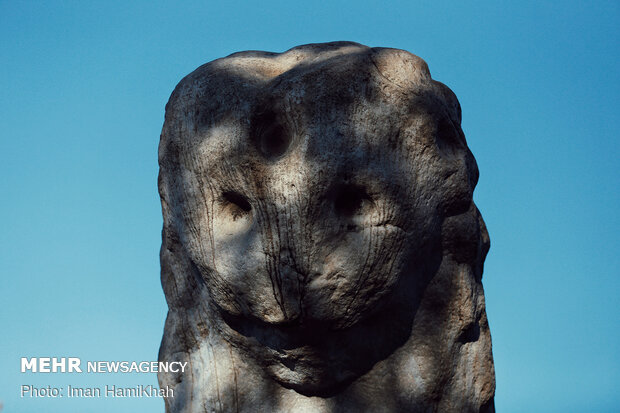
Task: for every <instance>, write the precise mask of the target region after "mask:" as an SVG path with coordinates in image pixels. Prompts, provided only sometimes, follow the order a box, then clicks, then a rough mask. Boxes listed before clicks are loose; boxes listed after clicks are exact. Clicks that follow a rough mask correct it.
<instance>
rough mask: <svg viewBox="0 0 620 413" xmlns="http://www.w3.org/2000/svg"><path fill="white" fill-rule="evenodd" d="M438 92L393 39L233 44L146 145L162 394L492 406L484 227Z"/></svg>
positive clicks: (244, 402) (232, 400)
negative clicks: (163, 307)
mask: <svg viewBox="0 0 620 413" xmlns="http://www.w3.org/2000/svg"><path fill="white" fill-rule="evenodd" d="M460 123H461V110H460V106H459V103H458V101H457V99H456V97H455V96H454V94H453V93H452V92H451V91H450V89H448V88H447V87H446V86H444V85H443V84H441V83H439V82H436V81H434V80H432V79H431V76H430V74H429V71H428V67H427V65H426V63H425V62H424V61H423V60H422V59H420V58H419V57H417V56H414V55H412V54H410V53H408V52H406V51H403V50H396V49H385V48H369V47H366V46H363V45H360V44H356V43H347V42H339V43H326V44H312V45H305V46H299V47H296V48H294V49H291V50H289V51H287V52H285V53H281V54H277V53H268V52H257V51H251V52H242V53H236V54H233V55H231V56H228V57H226V58H223V59H218V60H215V61H213V62H210V63H207V64H205V65H203V66H201V67H200V68H198V69H197V70H196V71H194V72H193V73H191V74H190V75H188V76H187V77H185V78H184V79H183V80H182V81H181V82H180V83H179V85H178V86H177V87H176V89H175V90H174V92H173V94H172V96H171V98H170V101H169V102H168V105H167V106H166V120H165V124H164V128H163V131H162V135H161V143H160V147H159V164H160V168H161V169H160V181H159V190H160V194H161V201H162V209H163V217H164V228H163V244H162V249H161V277H162V284H163V288H164V291H165V295H166V299H167V301H168V305H169V313H168V318H167V321H166V326H165V332H164V338H163V341H162V345H161V350H160V356H159V358H160V360H162V361H187V362H189V365H188V369H189V371H190V372H189V373H187V372H186V373H184V374H172V373H160V374H159V381H160V385H162V386H170V387H171V388H173V389H174V395H175V397H174V398H169V399H167V400H166V408H167V411H168V412H174V413H180V412H257V411H262V412H313V413H314V412H347V411H350V412H365V411H367V412H492V411H494V407H493V395H494V391H495V377H494V370H493V359H492V354H491V338H490V333H489V327H488V324H487V318H486V314H485V305H484V293H483V289H482V284H481V278H482V265H483V262H484V258H485V255H486V253H487V251H488V248H489V237H488V234H487V231H486V229H485V226H484V223H483V221H482V218H481V216H480V213H479V212H478V209H477V208H476V206H475V205H474V203H473V201H472V193H473V190H474V187H475V185H476V182H477V179H478V169H477V167H476V162H475V160H474V158H473V156H472V154H471V152H470V151H469V149H468V148H467V144H466V142H465V137H464V135H463V132H462V130H461V127H460Z"/></svg>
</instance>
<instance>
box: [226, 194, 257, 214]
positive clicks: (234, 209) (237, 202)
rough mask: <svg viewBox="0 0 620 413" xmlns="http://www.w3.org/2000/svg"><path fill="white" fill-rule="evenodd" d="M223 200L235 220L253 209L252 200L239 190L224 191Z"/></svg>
mask: <svg viewBox="0 0 620 413" xmlns="http://www.w3.org/2000/svg"><path fill="white" fill-rule="evenodd" d="M222 200H223V203H225V204H226V207H227V208H228V209H229V211H230V214H231V215H232V217H233V219H234V220H236V219H237V218H240V217H242V216H244V215H246V214H248V213H249V212H250V211H252V205H250V202H249V201H248V200H247V198H246V197H244V196H243V195H241V194H240V193H238V192H233V191H227V192H224V193H223V194H222Z"/></svg>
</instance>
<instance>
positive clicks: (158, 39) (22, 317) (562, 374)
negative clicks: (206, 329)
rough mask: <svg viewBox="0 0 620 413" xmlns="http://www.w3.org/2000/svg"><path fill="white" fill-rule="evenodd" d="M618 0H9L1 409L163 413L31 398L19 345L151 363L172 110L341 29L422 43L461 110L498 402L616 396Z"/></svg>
mask: <svg viewBox="0 0 620 413" xmlns="http://www.w3.org/2000/svg"><path fill="white" fill-rule="evenodd" d="M618 21H620V3H618V2H617V1H609V2H605V1H594V2H585V1H584V2H576V1H563V2H553V3H552V2H534V1H519V2H517V1H514V2H506V1H496V2H490V1H486V2H442V1H433V2H430V1H427V2H411V1H407V2H405V1H393V2H370V1H359V2H344V1H332V2H329V4H328V3H327V2H304V3H295V2H285V1H263V2H253V3H250V2H241V1H229V2H207V1H203V2H199V1H193V2H172V1H169V2H162V1H132V2H126V1H123V2H121V1H105V2H88V1H73V2H71V1H50V2H36V1H32V2H30V1H6V0H0V38H2V41H0V62H2V64H0V90H1V93H0V116H1V119H2V127H1V129H0V154H2V162H1V163H0V176H2V177H3V179H2V180H0V194H2V202H1V203H0V216H2V217H3V218H4V222H3V225H2V231H0V264H1V265H0V274H1V277H2V285H3V287H2V289H0V302H1V303H2V311H1V312H0V322H1V326H2V331H3V333H2V338H1V339H0V366H2V373H1V374H0V401H1V402H3V403H4V405H5V411H7V412H12V411H19V412H26V413H27V412H40V411H48V412H54V411H58V412H60V411H62V412H78V411H83V410H84V409H88V411H91V412H105V411H116V412H134V411H163V404H162V403H160V401H145V400H126V401H110V400H98V401H92V400H90V401H84V400H81V401H80V400H28V399H20V398H19V385H20V384H26V383H32V384H38V385H42V384H51V385H62V384H66V383H75V382H76V381H77V382H79V383H81V384H83V385H88V384H91V385H96V384H100V383H108V382H116V383H122V382H123V381H126V382H127V383H128V384H134V383H146V382H150V383H155V378H154V377H152V376H143V377H128V376H127V375H124V376H118V377H115V376H112V375H110V376H106V375H81V376H69V375H47V376H45V375H32V374H30V375H28V374H20V373H19V364H18V363H19V358H20V357H22V356H36V355H39V356H45V355H47V356H60V355H67V356H79V357H82V358H83V359H85V360H154V359H156V357H157V350H158V347H159V341H160V338H161V334H162V330H163V322H164V318H165V313H166V304H165V300H164V296H163V293H162V291H161V287H160V284H159V261H158V250H159V245H160V231H161V213H160V208H159V198H158V195H157V188H156V176H157V144H158V140H159V133H160V130H161V126H162V123H163V115H164V105H165V103H166V101H167V99H168V97H169V95H170V93H171V91H172V89H173V88H174V86H175V85H176V83H177V82H178V81H179V80H180V79H181V78H182V77H183V76H185V75H186V74H188V73H189V72H191V71H192V70H194V69H195V68H196V67H197V66H199V65H201V64H203V63H205V62H207V61H209V60H212V59H215V58H218V57H222V56H225V55H228V54H230V53H233V52H235V51H241V50H250V49H257V50H269V51H278V52H279V51H284V50H286V49H288V48H291V47H293V46H296V45H298V44H304V43H314V42H323V41H333V40H352V41H357V42H360V43H364V44H367V45H369V46H386V47H395V48H402V49H406V50H408V51H410V52H412V53H414V54H417V55H419V56H420V57H422V58H424V59H425V60H426V61H427V63H428V64H429V67H430V70H431V73H432V75H433V77H434V78H435V79H437V80H440V81H442V82H444V83H445V84H447V85H448V86H449V87H450V88H452V90H453V91H454V92H455V93H456V95H457V96H458V97H459V100H460V102H461V106H462V108H463V129H464V131H465V134H466V136H467V139H468V142H469V145H470V148H471V150H472V152H473V153H474V155H475V156H476V159H477V161H478V165H479V168H480V171H481V178H480V182H479V185H478V188H477V190H476V195H475V199H476V202H477V204H478V207H479V209H480V210H481V212H482V214H483V216H484V218H485V220H486V222H487V225H488V228H489V232H490V235H491V244H492V245H491V251H490V253H489V256H488V258H487V262H486V266H485V274H484V279H483V282H484V286H485V291H486V300H487V311H488V317H489V322H490V326H491V333H492V337H493V346H494V356H495V364H496V374H497V394H496V406H497V408H498V411H500V412H524V411H528V412H582V411H588V412H612V411H618V409H619V408H620V407H619V406H620V393H619V392H618V391H617V387H618V383H620V311H619V300H620V299H619V298H618V295H619V292H620V277H619V276H620V274H619V270H618V269H619V268H620V262H619V261H620V260H619V258H618V256H619V253H618V252H619V251H618V233H619V232H620V225H619V220H618V211H619V210H620V199H619V187H620V185H619V183H620V182H619V173H618V172H619V171H618V170H619V168H618V160H619V155H620V154H619V151H618V143H617V137H616V135H617V133H618V132H617V131H618V130H619V129H620V128H619V126H620V125H619V120H620V116H619V113H618V107H619V106H620V105H619V104H620V102H619V95H620V82H619V74H620V73H619V68H620V55H619V54H620V53H619V50H620V48H619V45H620V42H619V40H620V29H619V28H618V27H619V25H618Z"/></svg>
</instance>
